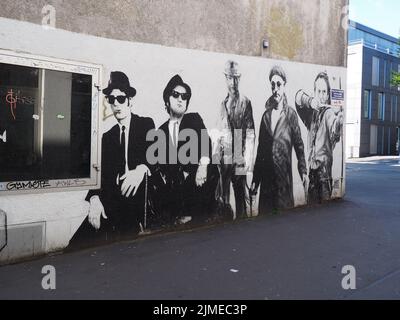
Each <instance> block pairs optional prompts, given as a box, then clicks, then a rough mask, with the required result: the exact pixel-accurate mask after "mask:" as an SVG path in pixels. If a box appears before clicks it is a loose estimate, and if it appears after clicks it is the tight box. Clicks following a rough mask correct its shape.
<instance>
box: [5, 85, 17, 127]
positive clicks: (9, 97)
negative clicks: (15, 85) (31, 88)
mask: <svg viewBox="0 0 400 320" xmlns="http://www.w3.org/2000/svg"><path fill="white" fill-rule="evenodd" d="M6 101H7V103H8V104H10V111H11V115H12V117H13V118H14V120H15V113H14V111H15V110H17V99H16V98H15V97H14V93H13V91H12V89H10V90H9V91H8V93H7V96H6Z"/></svg>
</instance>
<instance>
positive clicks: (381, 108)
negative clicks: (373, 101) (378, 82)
mask: <svg viewBox="0 0 400 320" xmlns="http://www.w3.org/2000/svg"><path fill="white" fill-rule="evenodd" d="M385 104H386V97H385V93H384V92H378V120H380V121H385V112H386V106H385ZM380 116H381V117H380Z"/></svg>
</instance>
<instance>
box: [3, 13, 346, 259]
mask: <svg viewBox="0 0 400 320" xmlns="http://www.w3.org/2000/svg"><path fill="white" fill-rule="evenodd" d="M9 22H10V20H7V19H0V29H1V30H4V33H2V35H1V41H0V49H6V50H11V51H22V52H28V53H30V54H34V55H42V56H45V57H46V56H47V57H55V58H59V59H65V60H68V59H71V60H75V61H80V62H90V63H95V64H98V65H101V66H102V74H103V81H102V85H101V86H100V87H99V88H98V89H96V88H93V90H99V91H98V92H99V94H100V95H101V97H100V98H101V100H100V101H101V103H100V106H99V108H100V109H99V110H98V111H99V114H100V117H99V124H100V128H101V132H103V135H102V140H101V180H102V181H101V188H100V189H96V190H90V191H88V190H84V191H71V192H68V191H67V192H55V193H47V192H46V191H45V190H43V191H42V192H35V193H34V194H29V192H28V193H27V194H21V195H9V194H5V195H3V194H0V209H1V211H0V212H1V215H0V233H1V234H0V249H1V250H2V251H1V252H0V260H3V261H9V260H12V259H15V258H17V257H19V256H22V255H24V254H25V253H23V254H21V253H18V250H20V249H18V248H19V247H26V246H27V244H28V243H29V241H30V240H29V239H24V240H23V243H22V244H21V243H19V242H21V241H22V240H21V239H20V238H19V237H18V236H17V235H18V234H19V232H20V229H19V228H22V229H21V230H23V229H24V228H29V227H31V226H33V227H34V228H35V230H36V231H37V232H36V231H35V232H36V233H35V235H34V236H32V237H33V238H35V239H36V240H35V241H36V242H35V243H40V245H38V246H37V249H36V251H35V252H34V253H29V254H32V255H34V254H40V253H44V252H49V251H53V250H57V249H63V248H65V247H68V246H69V247H70V248H75V247H81V246H87V245H91V244H94V243H99V242H104V241H112V240H114V239H121V238H126V237H128V238H132V237H136V236H140V235H143V234H149V233H152V232H158V231H162V230H169V229H171V228H178V229H180V228H188V227H189V228H190V227H193V226H197V225H204V224H212V223H217V222H221V221H232V220H235V219H242V218H250V217H255V216H257V215H269V214H279V213H283V212H284V211H285V210H286V209H290V208H293V207H296V206H302V205H307V204H315V203H321V202H323V201H326V200H330V199H334V198H340V197H342V196H343V195H344V164H343V149H344V148H343V137H344V133H343V121H344V120H343V119H344V113H345V106H344V104H343V103H344V94H345V93H344V91H343V88H345V85H346V76H345V75H346V69H345V68H341V67H330V66H321V65H312V64H303V63H294V62H290V61H279V60H270V59H264V58H255V57H246V56H237V55H230V54H221V53H211V52H205V51H195V50H187V49H177V48H169V47H163V46H158V45H148V44H140V43H131V42H123V41H116V40H109V39H103V38H97V37H92V36H86V35H80V34H73V33H70V32H67V31H60V30H46V31H44V30H43V28H41V27H40V26H35V25H31V24H28V23H23V22H13V24H11V25H10V23H9ZM0 85H1V84H0ZM5 97H6V98H7V95H6V96H5ZM9 98H10V97H9ZM27 103H28V102H27ZM0 109H4V110H5V111H6V112H7V114H8V117H12V119H14V117H15V116H16V113H15V112H14V111H15V110H14V109H13V108H12V106H10V103H9V102H8V103H7V100H5V101H0ZM10 112H11V113H10ZM1 114H5V113H4V112H3V113H1ZM59 120H60V121H63V120H64V119H59ZM1 121H2V119H0V131H1ZM0 134H3V132H0ZM4 140H5V142H4ZM5 143H7V139H3V140H0V145H1V144H5ZM4 156H5V155H4V154H1V155H0V157H4ZM3 174H4V172H3ZM28 191H29V190H28ZM7 225H8V227H7V228H6V226H7ZM3 230H4V231H3ZM6 232H7V234H6ZM13 232H14V235H13ZM3 234H4V236H3ZM7 239H8V242H7ZM7 248H8V249H7ZM11 248H12V249H11ZM7 250H8V251H7ZM20 252H22V251H21V250H20ZM29 254H28V255H29ZM25 255H27V254H25Z"/></svg>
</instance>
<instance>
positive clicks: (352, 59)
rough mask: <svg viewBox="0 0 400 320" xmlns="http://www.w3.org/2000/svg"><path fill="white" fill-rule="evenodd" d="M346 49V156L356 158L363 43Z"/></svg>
mask: <svg viewBox="0 0 400 320" xmlns="http://www.w3.org/2000/svg"><path fill="white" fill-rule="evenodd" d="M348 50H349V51H348V52H349V53H348V69H347V103H346V104H347V117H346V157H347V158H350V157H353V158H358V157H359V155H360V141H361V137H360V135H361V111H362V104H363V92H362V70H363V69H362V67H363V66H362V65H363V45H362V44H356V45H352V46H350V47H349V49H348Z"/></svg>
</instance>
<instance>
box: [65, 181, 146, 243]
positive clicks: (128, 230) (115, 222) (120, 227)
mask: <svg viewBox="0 0 400 320" xmlns="http://www.w3.org/2000/svg"><path fill="white" fill-rule="evenodd" d="M100 200H101V202H102V204H103V207H104V210H105V214H106V216H107V219H104V218H103V217H101V218H100V229H99V230H96V229H95V228H94V227H93V226H92V225H91V224H90V222H89V218H88V217H86V219H85V220H84V221H83V223H82V225H81V226H80V227H79V229H78V230H77V232H76V233H75V234H74V236H73V237H72V239H71V240H70V242H69V247H71V248H76V247H87V246H92V245H95V244H101V243H107V242H110V241H115V240H121V239H129V238H134V237H135V236H137V235H138V234H139V232H140V230H141V228H140V224H142V226H143V222H144V183H142V185H141V186H140V187H139V190H138V192H137V193H136V195H135V197H130V198H126V197H123V196H122V195H121V193H120V191H119V189H116V190H115V191H112V192H109V193H108V196H107V197H102V198H101V199H100Z"/></svg>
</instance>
